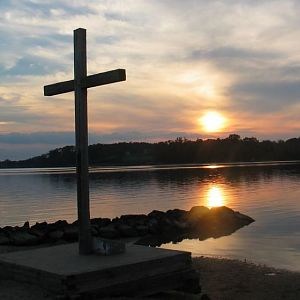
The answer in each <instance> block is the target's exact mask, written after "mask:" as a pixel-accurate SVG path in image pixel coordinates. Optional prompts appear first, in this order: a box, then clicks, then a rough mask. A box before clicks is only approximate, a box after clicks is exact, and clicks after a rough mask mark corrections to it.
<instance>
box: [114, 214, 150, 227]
mask: <svg viewBox="0 0 300 300" xmlns="http://www.w3.org/2000/svg"><path fill="white" fill-rule="evenodd" d="M120 221H121V222H122V223H123V224H126V225H129V226H137V225H144V224H145V223H146V221H147V216H146V215H124V216H121V217H120Z"/></svg>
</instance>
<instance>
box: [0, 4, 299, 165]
mask: <svg viewBox="0 0 300 300" xmlns="http://www.w3.org/2000/svg"><path fill="white" fill-rule="evenodd" d="M0 11H1V14H0V35H1V38H0V82H1V84H0V160H1V159H5V158H9V159H20V158H27V157H30V156H32V155H36V154H41V153H43V152H47V151H48V150H49V149H52V148H55V147H57V146H63V145H67V144H73V143H74V100H73V94H72V93H69V94H63V95H58V96H54V97H44V96H43V89H42V88H43V85H45V84H50V83H54V82H57V81H63V80H69V79H72V78H73V45H72V43H73V36H72V35H73V30H74V29H75V28H78V27H83V28H86V29H87V42H88V73H89V74H93V73H98V72H102V71H107V70H112V69H116V68H125V69H126V72H127V81H126V82H121V83H116V84H112V85H107V86H102V87H97V88H93V89H90V90H89V94H88V96H89V100H88V103H89V128H90V142H91V143H95V142H106V143H107V142H115V141H124V140H127V141H129V140H138V141H140V140H151V141H155V140H165V139H170V138H176V137H177V136H186V137H189V138H196V137H199V138H207V137H217V136H218V137H225V136H227V135H228V134H230V133H238V134H240V135H241V136H256V137H258V138H259V139H275V140H276V139H287V138H290V137H299V136H300V134H299V132H300V130H299V129H300V81H299V79H300V51H299V49H300V18H299V11H300V1H291V0H285V1H272V0H269V1H263V0H260V1H256V0H244V1H231V0H226V1H225V0H224V1H213V0H212V1H202V0H198V1H196V0H186V1H181V0H172V1H171V0H144V1H142V0H123V1H115V0H110V1H108V0H107V1H102V0H89V1H82V0H80V1H76V0H69V1H60V0H5V1H0ZM207 114H208V115H209V116H211V115H213V116H216V115H217V119H213V118H212V119H211V120H210V121H208V122H217V123H218V122H221V124H219V126H216V127H212V128H211V130H208V127H207V126H206V127H205V124H203V120H204V119H203V118H205V116H207ZM218 118H219V119H218ZM220 120H221V121H220ZM206 125H207V124H206ZM208 125H209V124H208Z"/></svg>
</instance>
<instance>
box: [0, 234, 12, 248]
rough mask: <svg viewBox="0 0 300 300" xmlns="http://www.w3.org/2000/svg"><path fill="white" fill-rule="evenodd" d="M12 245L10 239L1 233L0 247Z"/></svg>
mask: <svg viewBox="0 0 300 300" xmlns="http://www.w3.org/2000/svg"><path fill="white" fill-rule="evenodd" d="M9 244H10V240H9V238H8V237H7V236H6V235H5V234H4V233H2V232H1V233H0V246H2V245H9Z"/></svg>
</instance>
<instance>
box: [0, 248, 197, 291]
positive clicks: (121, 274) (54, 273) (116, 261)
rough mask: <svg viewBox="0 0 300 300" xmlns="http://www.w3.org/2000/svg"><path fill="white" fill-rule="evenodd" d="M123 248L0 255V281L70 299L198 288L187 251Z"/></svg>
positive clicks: (57, 249) (34, 251) (57, 250)
mask: <svg viewBox="0 0 300 300" xmlns="http://www.w3.org/2000/svg"><path fill="white" fill-rule="evenodd" d="M126 248H127V249H126V252H125V253H123V254H117V255H112V256H101V255H88V256H81V255H79V254H78V244H77V243H74V244H65V245H60V246H54V247H47V248H40V249H34V250H26V251H18V252H11V253H6V254H2V255H0V277H2V278H6V279H13V280H17V281H22V282H28V283H31V284H33V285H38V286H40V287H42V288H44V289H46V290H48V291H49V292H51V293H53V294H59V295H68V296H72V295H85V294H97V295H99V296H119V295H127V296H144V295H149V294H153V293H156V292H160V291H164V290H169V289H182V288H183V289H189V288H191V289H193V288H194V287H195V286H197V284H198V276H197V274H196V273H195V271H194V270H193V269H192V267H191V254H190V253H189V252H182V251H174V250H166V249H158V248H150V247H144V246H137V245H127V247H126Z"/></svg>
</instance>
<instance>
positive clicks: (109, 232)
mask: <svg viewBox="0 0 300 300" xmlns="http://www.w3.org/2000/svg"><path fill="white" fill-rule="evenodd" d="M99 236H101V237H104V238H107V239H114V238H118V237H119V236H120V235H119V232H118V230H117V229H116V228H115V227H114V226H113V225H112V224H110V225H108V226H105V227H102V228H100V229H99Z"/></svg>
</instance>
